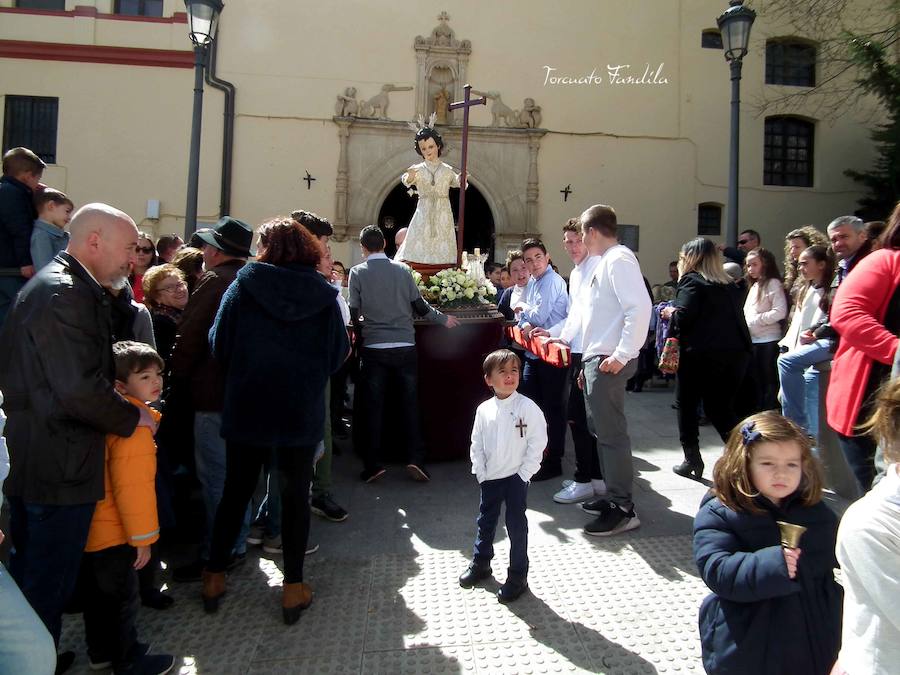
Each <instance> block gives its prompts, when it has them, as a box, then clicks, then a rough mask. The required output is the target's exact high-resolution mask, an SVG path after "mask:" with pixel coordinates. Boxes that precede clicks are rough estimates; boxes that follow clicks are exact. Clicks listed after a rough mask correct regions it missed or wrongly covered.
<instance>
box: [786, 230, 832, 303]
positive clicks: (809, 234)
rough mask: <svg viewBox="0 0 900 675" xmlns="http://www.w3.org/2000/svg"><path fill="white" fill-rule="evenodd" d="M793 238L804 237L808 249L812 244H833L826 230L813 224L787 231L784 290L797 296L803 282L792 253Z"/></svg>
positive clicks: (826, 245)
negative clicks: (818, 228) (820, 229)
mask: <svg viewBox="0 0 900 675" xmlns="http://www.w3.org/2000/svg"><path fill="white" fill-rule="evenodd" d="M792 239H802V240H803V243H804V244H806V245H805V246H804V247H803V250H806V249H808V248H809V247H810V246H824V247H825V248H828V247H829V246H830V245H831V242H830V241H829V239H828V237H827V236H825V233H824V232H821V231H819V230H817V229H816V228H815V227H813V226H812V225H804V226H803V227H798V228H797V229H796V230H791V231H790V232H788V233H787V235H786V236H785V238H784V290H786V291H787V292H788V294H789V295H790V296H791V298H792V299H793V298H795V297H796V295H797V291H798V290H799V289H798V288H795V286H798V285H800V284H801V283H802V281H803V280H802V279H801V278H800V270H799V269H798V267H797V261H796V260H794V257H793V256H792V255H791V240H792ZM798 280H799V281H798Z"/></svg>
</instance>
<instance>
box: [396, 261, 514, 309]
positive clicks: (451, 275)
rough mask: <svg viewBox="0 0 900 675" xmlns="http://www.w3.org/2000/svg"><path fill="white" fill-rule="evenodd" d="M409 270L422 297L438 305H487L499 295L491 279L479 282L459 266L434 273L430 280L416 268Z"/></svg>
mask: <svg viewBox="0 0 900 675" xmlns="http://www.w3.org/2000/svg"><path fill="white" fill-rule="evenodd" d="M409 271H410V274H412V275H413V279H414V280H415V282H416V286H418V288H419V292H420V293H421V294H422V297H423V298H425V299H426V300H427V301H428V302H430V303H433V304H435V305H437V306H438V307H464V306H467V305H487V304H490V303H491V302H493V300H494V298H495V297H496V296H497V289H496V288H494V285H493V284H492V283H491V282H490V281H487V280H485V281H484V282H483V283H480V284H479V283H478V282H477V281H476V280H475V279H473V278H472V277H470V276H469V275H468V274H467V273H466V272H465V270H462V269H460V268H458V267H454V268H452V269H445V270H441V271H440V272H438V273H437V274H432V275H431V277H429V279H428V281H425V280H424V279H423V278H422V275H421V274H419V273H418V272H416V271H415V270H414V269H412V268H409Z"/></svg>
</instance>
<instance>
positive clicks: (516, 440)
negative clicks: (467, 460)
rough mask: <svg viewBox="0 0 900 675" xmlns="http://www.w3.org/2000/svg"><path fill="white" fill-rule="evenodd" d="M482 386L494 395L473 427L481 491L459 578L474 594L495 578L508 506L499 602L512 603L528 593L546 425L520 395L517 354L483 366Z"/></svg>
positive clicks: (491, 358)
mask: <svg viewBox="0 0 900 675" xmlns="http://www.w3.org/2000/svg"><path fill="white" fill-rule="evenodd" d="M483 370H484V382H485V384H487V386H488V387H490V388H491V389H493V390H494V396H493V398H490V399H488V400H487V401H485V402H484V403H482V404H481V405H480V406H478V410H477V411H476V412H475V424H474V426H473V427H472V447H471V456H472V473H474V474H475V477H476V478H477V479H478V483H479V485H481V505H480V507H479V513H478V520H477V521H476V522H477V524H478V533H477V535H476V536H475V549H474V558H473V560H472V562H471V563H469V567H468V569H466V571H465V572H464V573H463V574H462V575H461V576H460V577H459V585H460V586H462V587H463V588H471V587H472V586H474V585H475V584H476V583H478V582H479V581H481V580H482V579H486V578H487V577H489V576H491V573H492V572H493V570H491V560H492V559H493V557H494V533H495V532H496V530H497V520H498V519H499V517H500V505H501V504H503V503H504V502H505V503H506V532H507V534H508V535H509V570H508V574H507V578H506V583H504V584H503V585H502V586H501V587H500V590H499V591H497V598H498V599H499V600H500V602H503V603H507V602H512V601H513V600H515V599H516V598H518V597H519V596H520V595H522V593H524V592H525V591H526V589H527V588H528V582H527V577H528V519H527V517H526V516H525V510H526V497H527V494H528V481H529V480H531V477H532V476H533V475H534V474H535V473H537V471H538V469H539V468H540V467H541V458H542V456H543V454H544V449H545V448H546V447H547V422H546V420H545V419H544V414H543V413H542V412H541V409H540V408H539V407H538V406H537V404H536V403H535V402H534V401H532V400H531V399H530V398H527V397H526V396H522V394H520V393H518V392H517V391H516V389H517V388H518V386H519V372H520V370H521V362H520V361H519V357H518V356H516V354H515V353H514V352H511V351H510V350H508V349H498V350H496V351H494V352H491V353H490V354H488V356H487V358H485V360H484V364H483Z"/></svg>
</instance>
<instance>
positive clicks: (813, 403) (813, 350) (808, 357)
mask: <svg viewBox="0 0 900 675" xmlns="http://www.w3.org/2000/svg"><path fill="white" fill-rule="evenodd" d="M830 359H831V340H816V341H815V342H813V343H812V344H808V345H801V346H800V347H797V349H795V350H793V351H791V352H787V353H786V354H782V355H781V356H779V357H778V377H779V379H780V381H781V392H780V398H781V412H782V414H783V415H784V416H785V417H787V418H788V419H791V420H793V421H794V422H796V423H797V424H798V425H799V426H801V427H803V429H805V430H806V432H807V433H809V434H812V435H813V436H818V434H819V389H818V387H819V375H818V373H817V372H815V371H814V370H811V368H812V366H814V365H815V364H817V363H821V362H822V361H828V360H830Z"/></svg>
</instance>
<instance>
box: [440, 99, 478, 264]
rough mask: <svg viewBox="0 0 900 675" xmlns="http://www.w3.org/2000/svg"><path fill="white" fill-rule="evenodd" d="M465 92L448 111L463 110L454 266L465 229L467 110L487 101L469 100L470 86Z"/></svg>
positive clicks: (459, 259)
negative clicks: (461, 98) (460, 99)
mask: <svg viewBox="0 0 900 675" xmlns="http://www.w3.org/2000/svg"><path fill="white" fill-rule="evenodd" d="M463 90H464V91H465V95H464V96H463V100H462V101H456V102H455V103H451V104H450V106H449V108H450V110H457V109H459V108H462V109H463V128H462V167H461V171H460V175H459V220H458V222H457V230H456V264H457V265H461V264H462V251H463V231H464V227H465V215H466V157H467V151H468V146H469V108H471V107H472V106H473V105H486V104H487V99H485V98H484V97H481V98H475V99H472V98H469V94H470V93H471V92H472V85H471V84H467V85H466V86H465V87H463Z"/></svg>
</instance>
